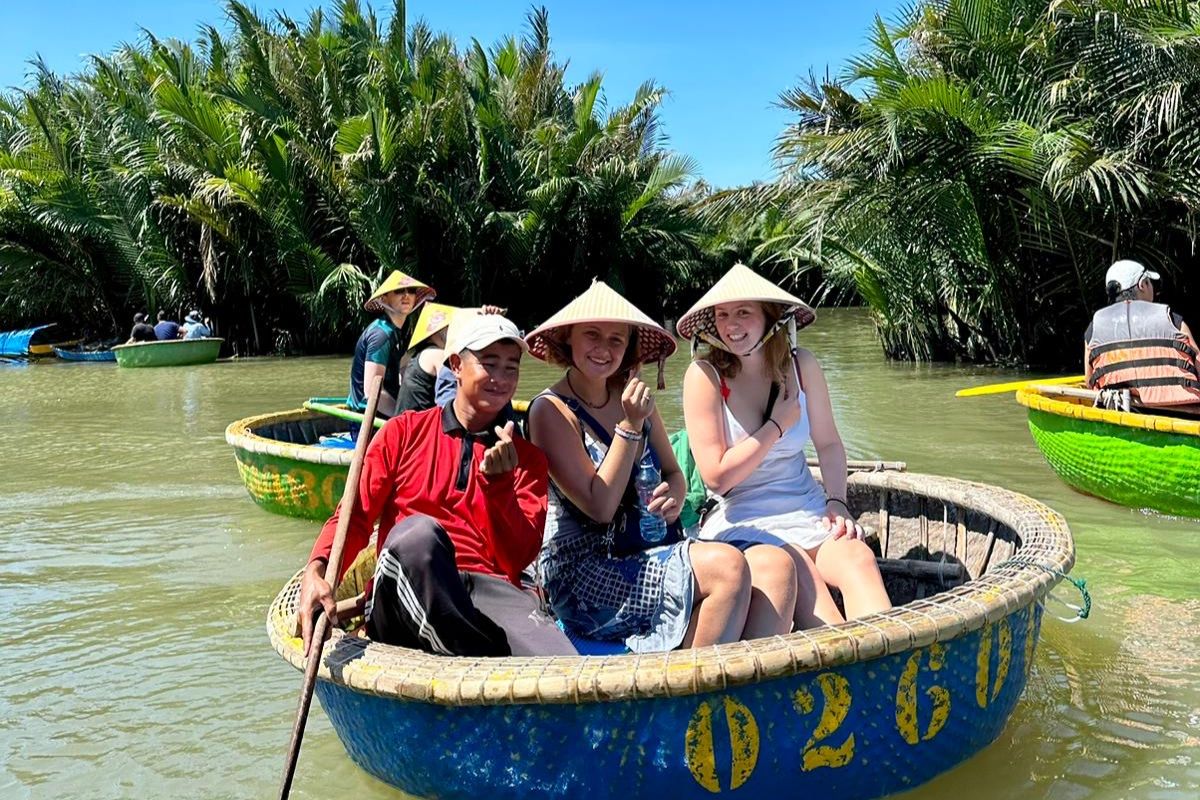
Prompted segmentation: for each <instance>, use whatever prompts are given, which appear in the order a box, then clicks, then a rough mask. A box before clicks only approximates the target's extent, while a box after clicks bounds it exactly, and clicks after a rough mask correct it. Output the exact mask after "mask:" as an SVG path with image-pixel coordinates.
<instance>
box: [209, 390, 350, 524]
mask: <svg viewBox="0 0 1200 800" xmlns="http://www.w3.org/2000/svg"><path fill="white" fill-rule="evenodd" d="M348 428H349V423H348V422H347V421H345V420H343V419H341V418H339V417H335V416H332V415H330V414H325V413H320V412H318V411H313V410H310V409H306V408H297V409H295V410H293V411H277V412H274V413H271V414H262V415H260V416H257V417H248V418H247V419H240V420H238V421H237V422H234V423H233V424H231V425H230V426H229V427H228V428H226V429H225V441H226V442H228V443H229V444H230V445H232V447H233V456H234V458H235V459H236V460H237V466H238V473H239V474H240V475H241V476H242V482H243V483H244V484H246V491H248V492H249V493H250V497H252V498H253V499H254V502H256V503H258V504H259V505H260V506H262V507H263V508H265V509H266V510H267V511H270V512H272V513H275V514H283V515H284V516H288V517H301V518H303V519H319V520H324V519H328V518H329V516H330V515H331V514H333V510H334V509H335V508H336V507H337V504H338V501H339V500H340V499H341V497H342V489H344V488H345V485H346V473H347V472H349V470H350V460H351V459H352V458H353V456H354V450H353V449H351V448H341V447H322V446H320V444H318V443H319V442H320V440H321V437H322V436H331V435H334V434H338V433H343V432H345V431H346V430H348Z"/></svg>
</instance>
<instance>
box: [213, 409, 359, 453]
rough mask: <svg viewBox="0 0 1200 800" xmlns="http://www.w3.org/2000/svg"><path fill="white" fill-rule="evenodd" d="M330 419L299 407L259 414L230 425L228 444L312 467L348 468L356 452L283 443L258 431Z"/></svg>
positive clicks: (226, 434) (226, 430)
mask: <svg viewBox="0 0 1200 800" xmlns="http://www.w3.org/2000/svg"><path fill="white" fill-rule="evenodd" d="M318 419H328V416H327V415H325V414H320V413H318V412H316V411H309V410H308V409H304V408H297V409H293V410H291V411H273V412H271V413H270V414H259V415H258V416H256V417H246V418H245V419H239V420H238V421H236V422H231V423H230V424H229V427H227V428H226V429H225V441H226V442H228V443H229V444H230V445H232V446H234V447H237V448H239V449H241V450H245V451H246V452H248V453H261V454H263V455H270V456H279V457H282V458H291V459H295V460H296V461H307V462H309V463H311V464H329V465H332V466H343V467H349V466H350V461H351V459H353V458H354V451H353V450H350V449H348V448H342V447H321V446H320V445H315V444H292V443H291V442H280V441H277V440H275V439H268V438H267V437H265V436H259V435H258V434H256V433H255V432H254V429H255V428H262V427H264V426H266V425H278V424H281V423H286V422H305V421H308V420H318Z"/></svg>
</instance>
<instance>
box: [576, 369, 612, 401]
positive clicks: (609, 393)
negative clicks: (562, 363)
mask: <svg viewBox="0 0 1200 800" xmlns="http://www.w3.org/2000/svg"><path fill="white" fill-rule="evenodd" d="M567 388H569V389H570V390H571V394H573V395H575V396H576V397H578V398H579V402H581V403H583V404H584V405H585V406H587V407H588V408H594V409H596V410H599V409H601V408H604V407H605V406H606V405H608V401H609V400H612V387H611V386H606V387H605V391H606V392H607V394H605V395H604V402H603V403H601V404H600V405H593V404H592V403H589V402H588V399H587V398H586V397H584V396H583V395H581V394H580V393H579V390H578V389H576V388H575V387H574V385H572V383H571V370H567Z"/></svg>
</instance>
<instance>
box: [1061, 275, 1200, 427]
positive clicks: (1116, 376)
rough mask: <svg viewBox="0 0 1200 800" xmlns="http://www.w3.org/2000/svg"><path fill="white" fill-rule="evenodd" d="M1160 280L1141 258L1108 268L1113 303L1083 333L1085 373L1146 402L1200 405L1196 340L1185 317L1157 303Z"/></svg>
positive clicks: (1093, 382) (1095, 383)
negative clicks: (1155, 289)
mask: <svg viewBox="0 0 1200 800" xmlns="http://www.w3.org/2000/svg"><path fill="white" fill-rule="evenodd" d="M1158 279H1159V274H1158V273H1157V272H1151V271H1150V270H1148V269H1146V268H1145V267H1144V266H1142V265H1141V264H1139V263H1138V262H1136V261H1128V260H1122V261H1117V262H1116V263H1114V264H1113V265H1112V266H1111V267H1109V269H1108V273H1107V274H1106V275H1105V284H1106V285H1105V288H1106V290H1107V292H1108V300H1109V305H1107V306H1105V307H1104V308H1102V309H1100V310H1099V311H1097V312H1096V313H1095V315H1094V316H1093V317H1092V323H1091V325H1089V326H1088V329H1087V331H1086V332H1085V333H1084V335H1083V340H1084V354H1083V364H1084V375H1085V376H1086V378H1087V384H1088V386H1089V387H1091V388H1093V389H1128V390H1129V391H1130V392H1131V394H1132V395H1133V397H1134V398H1136V399H1137V401H1138V403H1139V404H1140V405H1142V406H1149V407H1162V408H1166V407H1173V408H1176V409H1178V410H1181V411H1182V410H1190V409H1188V408H1185V407H1188V406H1196V409H1197V410H1200V405H1196V404H1200V371H1198V369H1197V364H1196V356H1197V351H1196V341H1195V339H1194V338H1193V337H1192V332H1191V330H1190V329H1189V328H1188V326H1187V323H1185V322H1184V321H1183V318H1182V317H1180V316H1179V315H1178V314H1175V313H1173V312H1172V311H1171V309H1170V308H1168V307H1167V306H1165V305H1163V304H1162V303H1155V302H1154V284H1153V283H1151V281H1155V280H1158Z"/></svg>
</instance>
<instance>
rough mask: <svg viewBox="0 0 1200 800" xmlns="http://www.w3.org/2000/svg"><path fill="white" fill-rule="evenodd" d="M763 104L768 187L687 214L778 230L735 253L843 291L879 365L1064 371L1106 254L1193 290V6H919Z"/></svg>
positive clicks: (1196, 65)
mask: <svg viewBox="0 0 1200 800" xmlns="http://www.w3.org/2000/svg"><path fill="white" fill-rule="evenodd" d="M782 103H783V105H785V106H786V107H787V108H788V109H790V110H791V111H793V112H794V113H795V115H796V118H795V122H794V124H792V125H791V126H789V127H788V128H787V130H786V131H785V132H784V133H783V134H782V135H781V137H780V138H779V140H778V143H777V148H776V155H777V158H778V160H779V164H780V167H781V171H780V177H779V179H778V180H777V181H776V182H775V183H773V184H767V185H761V186H756V187H751V188H749V189H743V190H739V191H733V192H726V193H722V194H718V195H717V196H716V197H715V198H714V199H712V200H710V201H709V203H708V211H709V213H710V214H712V215H713V216H714V217H716V218H718V219H719V220H721V221H723V222H725V223H726V224H727V225H728V224H729V222H730V221H731V220H734V221H736V220H750V221H751V223H750V224H751V225H752V227H753V228H754V229H755V230H762V226H763V220H764V219H765V217H764V216H763V215H764V214H767V213H770V214H774V215H777V216H778V218H780V219H783V220H785V221H786V225H785V226H784V228H783V229H781V230H777V231H774V232H770V231H768V234H769V235H766V236H764V237H763V239H762V241H761V243H760V244H759V245H758V246H757V248H756V252H755V257H756V258H757V259H758V260H759V261H760V262H762V263H771V262H782V263H784V264H792V265H794V266H795V268H796V269H797V270H801V271H803V270H814V269H818V270H820V271H821V273H822V274H823V277H824V278H825V280H826V281H827V283H828V285H829V286H832V287H837V288H842V289H850V290H853V291H854V292H856V293H857V294H858V295H859V296H860V297H861V298H862V299H863V300H864V301H865V302H866V303H867V304H869V305H870V307H871V308H872V309H873V310H874V312H875V315H876V317H877V319H878V321H879V325H880V330H881V334H882V336H883V339H884V344H885V348H886V349H887V351H888V352H889V353H890V354H892V355H894V356H898V357H908V358H955V357H961V358H968V359H981V360H1000V361H1023V362H1031V361H1032V362H1054V361H1058V362H1067V361H1072V360H1076V359H1077V358H1078V352H1079V347H1078V344H1079V342H1080V335H1081V331H1082V329H1083V327H1084V325H1085V324H1086V320H1087V318H1088V317H1089V316H1090V313H1091V311H1092V310H1094V309H1095V308H1096V307H1097V306H1099V305H1102V304H1103V302H1104V289H1103V274H1104V270H1105V269H1106V268H1107V266H1108V264H1110V263H1111V262H1112V260H1113V259H1114V258H1116V257H1126V258H1137V259H1140V260H1142V261H1144V262H1145V263H1146V264H1147V265H1150V267H1151V268H1152V269H1157V270H1159V271H1160V272H1162V273H1163V274H1164V278H1165V279H1166V280H1165V283H1166V286H1167V288H1168V290H1169V292H1170V296H1171V297H1172V299H1173V301H1174V305H1175V306H1176V307H1178V308H1179V310H1181V311H1183V312H1184V313H1185V315H1187V312H1188V310H1189V308H1188V306H1189V305H1190V304H1189V303H1188V302H1187V300H1188V299H1189V298H1190V299H1194V298H1196V297H1197V296H1200V280H1198V279H1197V277H1196V274H1195V265H1196V261H1197V259H1196V254H1195V253H1196V246H1197V243H1198V242H1197V225H1196V217H1195V215H1196V212H1197V211H1198V210H1200V182H1198V180H1197V179H1198V178H1200V3H1189V2H1177V1H1176V0H927V1H926V2H919V3H916V4H914V5H913V6H912V7H910V8H909V9H907V10H906V11H905V12H904V13H903V14H902V15H901V16H900V19H899V21H898V23H897V24H895V25H894V26H891V27H889V26H886V25H884V23H883V22H881V21H878V20H877V22H876V26H875V28H874V30H873V32H872V38H871V43H870V45H869V47H868V48H867V49H866V52H865V53H863V54H862V55H861V56H859V57H858V58H856V59H854V60H853V61H852V62H851V63H850V64H849V66H848V68H847V71H846V73H845V74H844V75H842V76H840V77H838V78H826V79H824V80H817V79H812V80H810V81H809V82H807V84H806V85H802V86H799V87H797V88H794V89H792V90H790V91H788V92H786V93H784V95H783V96H782ZM1192 316H1194V315H1192ZM1193 324H1195V323H1193Z"/></svg>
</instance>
